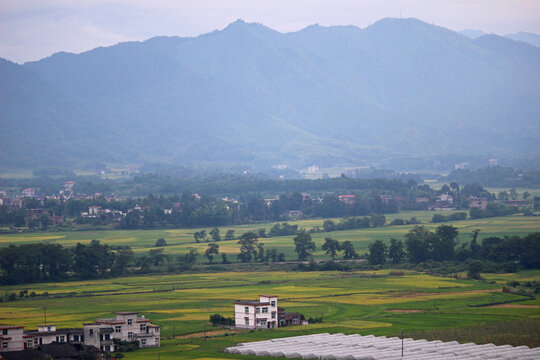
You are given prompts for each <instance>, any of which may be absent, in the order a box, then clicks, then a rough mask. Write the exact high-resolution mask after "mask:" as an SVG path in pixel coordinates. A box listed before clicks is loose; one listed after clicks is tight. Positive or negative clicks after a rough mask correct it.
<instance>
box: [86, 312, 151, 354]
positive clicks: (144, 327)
mask: <svg viewBox="0 0 540 360" xmlns="http://www.w3.org/2000/svg"><path fill="white" fill-rule="evenodd" d="M159 329H160V328H159V326H158V325H152V324H151V323H150V320H149V319H146V318H145V317H144V316H141V317H137V313H136V312H117V313H116V317H115V318H111V319H97V320H96V321H95V322H94V323H90V324H84V344H85V345H93V346H95V347H97V348H98V349H101V350H103V351H115V350H116V348H115V345H114V339H119V340H122V341H138V342H139V345H140V347H158V346H159V345H160V342H159V339H160V331H159Z"/></svg>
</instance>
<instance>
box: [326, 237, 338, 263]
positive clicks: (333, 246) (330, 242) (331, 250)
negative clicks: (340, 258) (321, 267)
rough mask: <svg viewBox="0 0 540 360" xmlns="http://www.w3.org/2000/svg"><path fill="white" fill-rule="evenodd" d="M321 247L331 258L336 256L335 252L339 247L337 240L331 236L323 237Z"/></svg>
mask: <svg viewBox="0 0 540 360" xmlns="http://www.w3.org/2000/svg"><path fill="white" fill-rule="evenodd" d="M322 249H323V250H324V251H325V252H326V255H330V257H331V258H332V260H334V259H335V258H336V255H337V252H338V251H339V250H340V249H341V248H340V245H339V241H337V240H335V239H332V238H329V237H327V238H325V239H324V244H323V246H322Z"/></svg>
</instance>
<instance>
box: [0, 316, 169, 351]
mask: <svg viewBox="0 0 540 360" xmlns="http://www.w3.org/2000/svg"><path fill="white" fill-rule="evenodd" d="M0 331H1V332H2V333H1V335H0V343H1V346H0V353H1V352H8V351H21V350H26V349H34V348H38V347H39V346H40V345H47V344H52V343H67V344H84V345H92V346H95V347H96V348H98V349H100V350H101V351H107V352H112V351H116V350H117V345H116V344H115V342H114V340H116V339H117V340H121V341H138V342H139V346H140V347H142V348H144V347H159V346H160V327H159V326H158V325H153V324H151V322H150V320H149V319H147V318H145V317H144V316H141V317H138V316H137V313H136V312H117V313H116V316H115V317H114V318H111V319H97V320H96V321H95V322H93V323H87V324H83V327H82V328H68V329H66V328H63V329H60V328H57V327H56V326H55V325H49V324H48V325H40V326H38V328H37V330H24V326H8V325H0Z"/></svg>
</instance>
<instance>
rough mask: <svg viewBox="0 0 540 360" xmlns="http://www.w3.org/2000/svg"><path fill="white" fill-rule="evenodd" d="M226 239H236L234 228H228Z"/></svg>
mask: <svg viewBox="0 0 540 360" xmlns="http://www.w3.org/2000/svg"><path fill="white" fill-rule="evenodd" d="M225 240H234V230H227V233H226V234H225Z"/></svg>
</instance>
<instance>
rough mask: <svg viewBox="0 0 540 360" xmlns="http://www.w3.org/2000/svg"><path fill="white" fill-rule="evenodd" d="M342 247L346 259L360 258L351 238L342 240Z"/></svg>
mask: <svg viewBox="0 0 540 360" xmlns="http://www.w3.org/2000/svg"><path fill="white" fill-rule="evenodd" d="M340 247H341V250H342V251H343V258H344V259H347V260H351V259H358V258H359V257H360V256H359V255H358V253H357V252H356V250H355V249H354V246H353V244H352V242H350V241H349V240H347V241H344V242H342V243H341V245H340Z"/></svg>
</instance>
